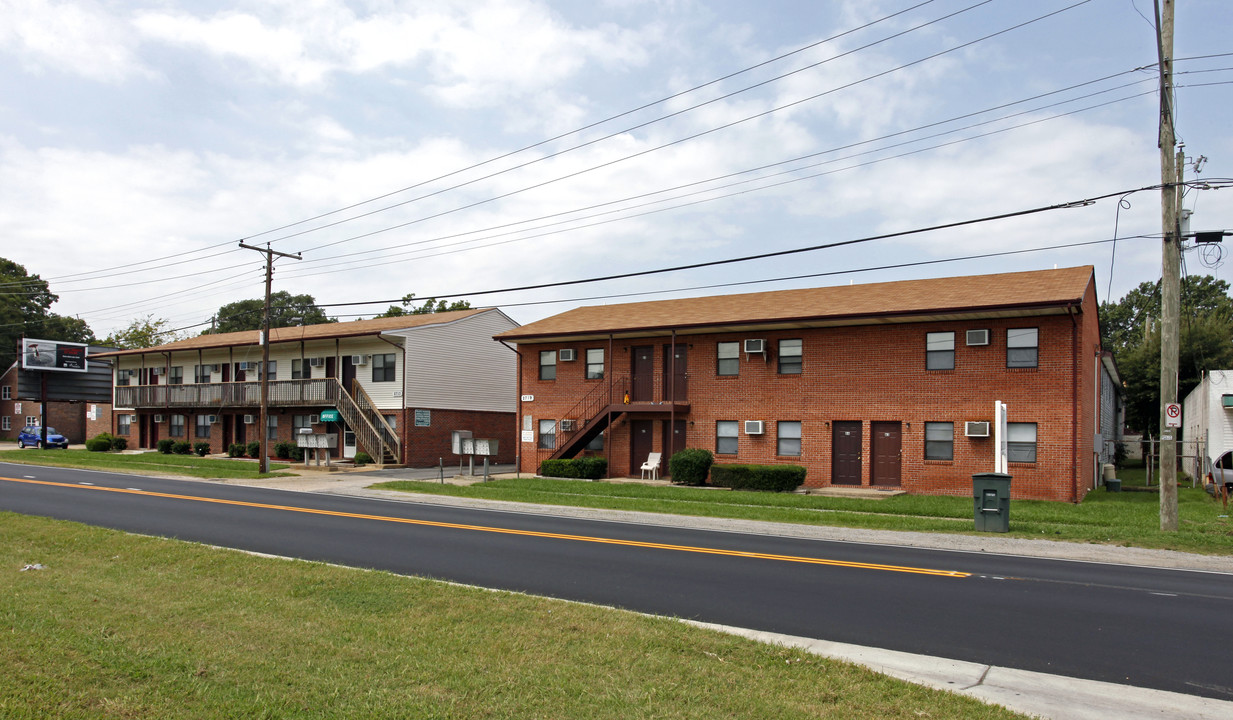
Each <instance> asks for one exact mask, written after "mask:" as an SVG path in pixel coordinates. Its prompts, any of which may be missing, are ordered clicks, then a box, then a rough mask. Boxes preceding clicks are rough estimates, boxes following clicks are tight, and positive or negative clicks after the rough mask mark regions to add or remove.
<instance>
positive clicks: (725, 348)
mask: <svg viewBox="0 0 1233 720" xmlns="http://www.w3.org/2000/svg"><path fill="white" fill-rule="evenodd" d="M715 356H716V357H717V358H718V359H719V361H718V364H717V365H716V368H715V373H716V374H717V375H738V374H740V372H741V344H740V342H721V343H719V344H718V345H717V346H716V350H715Z"/></svg>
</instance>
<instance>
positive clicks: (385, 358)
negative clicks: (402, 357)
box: [372, 353, 394, 382]
mask: <svg viewBox="0 0 1233 720" xmlns="http://www.w3.org/2000/svg"><path fill="white" fill-rule="evenodd" d="M372 381H373V382H394V353H385V354H384V355H373V356H372Z"/></svg>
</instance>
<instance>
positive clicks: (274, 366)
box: [257, 360, 278, 380]
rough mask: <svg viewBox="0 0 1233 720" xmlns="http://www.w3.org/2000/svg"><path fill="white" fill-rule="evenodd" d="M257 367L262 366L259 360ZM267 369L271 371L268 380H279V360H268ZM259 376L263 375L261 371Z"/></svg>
mask: <svg viewBox="0 0 1233 720" xmlns="http://www.w3.org/2000/svg"><path fill="white" fill-rule="evenodd" d="M257 367H258V368H260V367H261V363H260V362H258V363H257ZM265 369H266V370H267V371H268V372H269V373H270V376H269V378H267V379H268V380H277V379H278V361H277V360H271V361H269V362H267V363H266V364H265ZM257 377H258V378H260V377H261V373H257Z"/></svg>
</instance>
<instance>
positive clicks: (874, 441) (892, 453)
mask: <svg viewBox="0 0 1233 720" xmlns="http://www.w3.org/2000/svg"><path fill="white" fill-rule="evenodd" d="M869 435H870V438H869V440H870V444H871V445H872V448H871V449H872V450H873V477H872V478H871V484H873V485H891V486H895V487H898V485H899V477H900V461H901V459H902V457H903V454H902V453H901V452H900V450H901V436H900V432H899V423H897V422H875V423H870V425H869Z"/></svg>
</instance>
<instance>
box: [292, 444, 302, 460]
mask: <svg viewBox="0 0 1233 720" xmlns="http://www.w3.org/2000/svg"><path fill="white" fill-rule="evenodd" d="M291 460H293V461H295V462H304V448H302V447H300V446H298V445H292V446H291Z"/></svg>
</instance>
